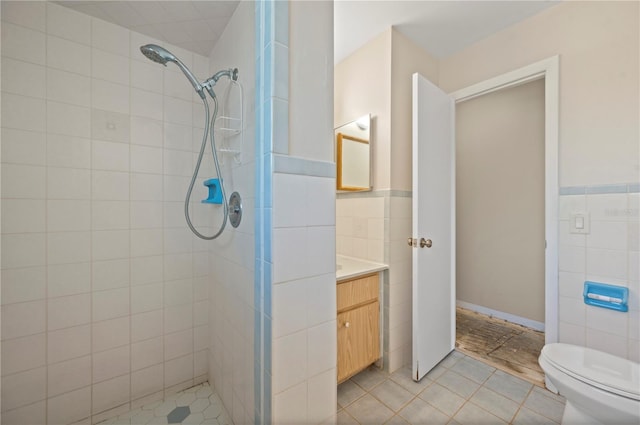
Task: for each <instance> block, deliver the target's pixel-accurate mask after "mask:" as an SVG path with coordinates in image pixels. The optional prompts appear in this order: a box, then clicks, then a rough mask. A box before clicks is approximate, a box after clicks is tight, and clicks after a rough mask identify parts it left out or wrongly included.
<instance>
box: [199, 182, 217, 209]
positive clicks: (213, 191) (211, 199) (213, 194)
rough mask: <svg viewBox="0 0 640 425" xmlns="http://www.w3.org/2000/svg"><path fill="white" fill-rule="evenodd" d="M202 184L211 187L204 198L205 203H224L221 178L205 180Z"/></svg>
mask: <svg viewBox="0 0 640 425" xmlns="http://www.w3.org/2000/svg"><path fill="white" fill-rule="evenodd" d="M202 184H204V185H205V186H207V188H208V189H209V195H208V196H207V199H203V200H202V203H203V204H222V190H220V179H209V180H205V181H204V182H203V183H202Z"/></svg>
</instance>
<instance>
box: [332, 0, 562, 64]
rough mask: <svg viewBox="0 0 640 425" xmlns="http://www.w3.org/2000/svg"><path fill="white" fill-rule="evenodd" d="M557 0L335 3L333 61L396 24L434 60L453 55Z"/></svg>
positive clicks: (339, 59) (398, 28)
mask: <svg viewBox="0 0 640 425" xmlns="http://www.w3.org/2000/svg"><path fill="white" fill-rule="evenodd" d="M558 3H559V1H540V0H538V1H451V0H449V1H337V2H336V3H335V5H334V63H338V62H340V61H342V60H343V59H344V58H346V57H347V56H349V55H350V54H351V53H353V52H354V51H355V50H357V49H358V48H359V47H361V46H363V45H364V44H366V43H367V42H368V41H370V40H371V39H373V38H374V37H376V36H377V35H379V34H380V33H382V32H383V31H384V30H385V29H387V28H389V27H390V26H393V27H395V28H396V29H397V30H398V31H400V32H401V33H402V34H404V35H405V36H407V37H408V38H409V39H410V40H412V41H413V42H414V43H416V44H417V45H418V46H420V47H422V48H423V49H424V50H426V51H427V52H429V53H430V54H431V55H432V56H435V57H436V58H443V57H446V56H449V55H452V54H454V53H456V52H458V51H460V50H462V49H464V48H465V47H467V46H469V45H471V44H473V43H475V42H477V41H480V40H481V39H483V38H485V37H487V36H489V35H491V34H493V33H496V32H498V31H500V30H502V29H504V28H507V27H508V26H510V25H513V24H515V23H516V22H519V21H522V20H524V19H526V18H528V17H530V16H532V15H535V14H536V13H538V12H540V11H542V10H544V9H546V8H548V7H550V6H554V5H556V4H558Z"/></svg>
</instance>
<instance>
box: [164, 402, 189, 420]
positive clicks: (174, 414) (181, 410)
mask: <svg viewBox="0 0 640 425" xmlns="http://www.w3.org/2000/svg"><path fill="white" fill-rule="evenodd" d="M190 414H191V409H189V406H180V407H176V408H175V409H173V410H172V411H171V412H170V413H169V414H168V415H167V422H168V423H170V424H180V423H182V421H184V420H185V419H186V418H187V416H189V415H190Z"/></svg>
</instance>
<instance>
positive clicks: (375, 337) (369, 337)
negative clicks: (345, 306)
mask: <svg viewBox="0 0 640 425" xmlns="http://www.w3.org/2000/svg"><path fill="white" fill-rule="evenodd" d="M379 316H380V304H379V302H378V301H375V302H373V303H371V304H367V305H364V306H362V307H358V308H355V309H353V310H348V311H345V312H343V313H340V314H338V382H342V381H344V380H345V379H347V378H349V377H350V376H352V375H353V374H354V373H356V372H359V371H360V370H362V369H364V368H365V367H367V366H369V365H370V364H371V363H373V362H375V361H376V360H378V358H380V334H379Z"/></svg>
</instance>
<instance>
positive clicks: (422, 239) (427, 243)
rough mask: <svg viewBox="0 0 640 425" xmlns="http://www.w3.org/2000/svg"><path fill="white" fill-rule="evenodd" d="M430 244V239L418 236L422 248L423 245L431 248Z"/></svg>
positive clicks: (431, 243)
mask: <svg viewBox="0 0 640 425" xmlns="http://www.w3.org/2000/svg"><path fill="white" fill-rule="evenodd" d="M432 245H433V242H432V241H431V239H425V238H420V248H424V247H425V246H426V247H427V248H431V246H432Z"/></svg>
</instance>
